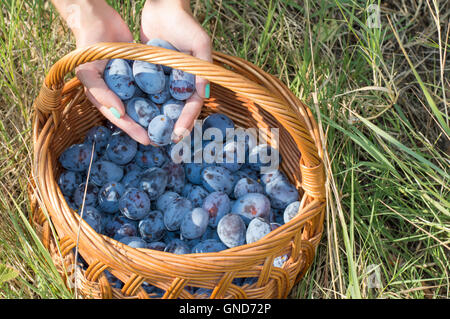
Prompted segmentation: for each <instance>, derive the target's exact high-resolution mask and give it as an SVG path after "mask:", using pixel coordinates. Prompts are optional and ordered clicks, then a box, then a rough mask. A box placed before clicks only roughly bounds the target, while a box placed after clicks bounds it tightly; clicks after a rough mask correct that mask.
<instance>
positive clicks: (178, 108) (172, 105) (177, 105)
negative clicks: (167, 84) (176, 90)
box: [161, 98, 185, 123]
mask: <svg viewBox="0 0 450 319" xmlns="http://www.w3.org/2000/svg"><path fill="white" fill-rule="evenodd" d="M184 104H185V102H184V101H180V100H176V99H173V98H172V99H169V100H168V101H166V102H165V103H164V104H163V105H162V106H161V113H162V114H164V115H166V116H167V117H169V118H171V119H172V121H173V122H174V123H175V122H176V121H177V120H178V118H179V117H180V115H181V112H182V111H183V108H184Z"/></svg>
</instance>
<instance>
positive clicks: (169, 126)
mask: <svg viewBox="0 0 450 319" xmlns="http://www.w3.org/2000/svg"><path fill="white" fill-rule="evenodd" d="M173 127H174V122H173V121H172V119H171V118H170V117H168V116H166V115H158V116H156V117H155V118H153V120H152V121H151V122H150V124H149V125H148V137H149V139H150V142H151V144H152V145H154V146H164V145H168V144H170V143H171V138H172V131H173Z"/></svg>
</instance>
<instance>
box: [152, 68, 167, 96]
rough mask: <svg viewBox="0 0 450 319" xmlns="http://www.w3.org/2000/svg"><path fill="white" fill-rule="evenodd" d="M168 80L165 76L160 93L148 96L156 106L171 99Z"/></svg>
mask: <svg viewBox="0 0 450 319" xmlns="http://www.w3.org/2000/svg"><path fill="white" fill-rule="evenodd" d="M163 68H164V66H163ZM169 80H170V78H169V76H168V75H166V79H165V85H164V89H163V90H162V91H161V92H158V93H155V94H152V95H150V99H151V100H152V101H153V102H155V103H156V104H163V103H165V102H167V101H168V100H169V99H170V98H171V97H172V96H171V95H170V91H169V84H170V82H169Z"/></svg>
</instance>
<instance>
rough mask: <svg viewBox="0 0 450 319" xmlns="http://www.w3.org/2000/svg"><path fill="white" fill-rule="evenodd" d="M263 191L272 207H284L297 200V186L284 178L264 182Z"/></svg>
mask: <svg viewBox="0 0 450 319" xmlns="http://www.w3.org/2000/svg"><path fill="white" fill-rule="evenodd" d="M265 191H266V194H267V196H268V197H269V198H270V202H271V205H272V207H273V208H276V209H285V208H286V207H287V206H288V205H289V204H290V203H292V202H295V201H298V197H299V195H298V191H297V188H296V187H295V186H294V185H292V184H291V183H290V182H289V181H288V180H287V179H285V178H277V179H274V180H272V181H271V182H270V183H267V184H266V187H265Z"/></svg>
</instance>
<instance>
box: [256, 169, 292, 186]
mask: <svg viewBox="0 0 450 319" xmlns="http://www.w3.org/2000/svg"><path fill="white" fill-rule="evenodd" d="M279 178H286V177H285V176H284V174H283V173H282V172H281V171H280V170H278V169H275V170H271V171H270V172H267V173H264V174H261V176H260V180H261V184H262V185H263V186H266V184H268V183H270V182H272V181H274V180H276V179H279Z"/></svg>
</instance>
